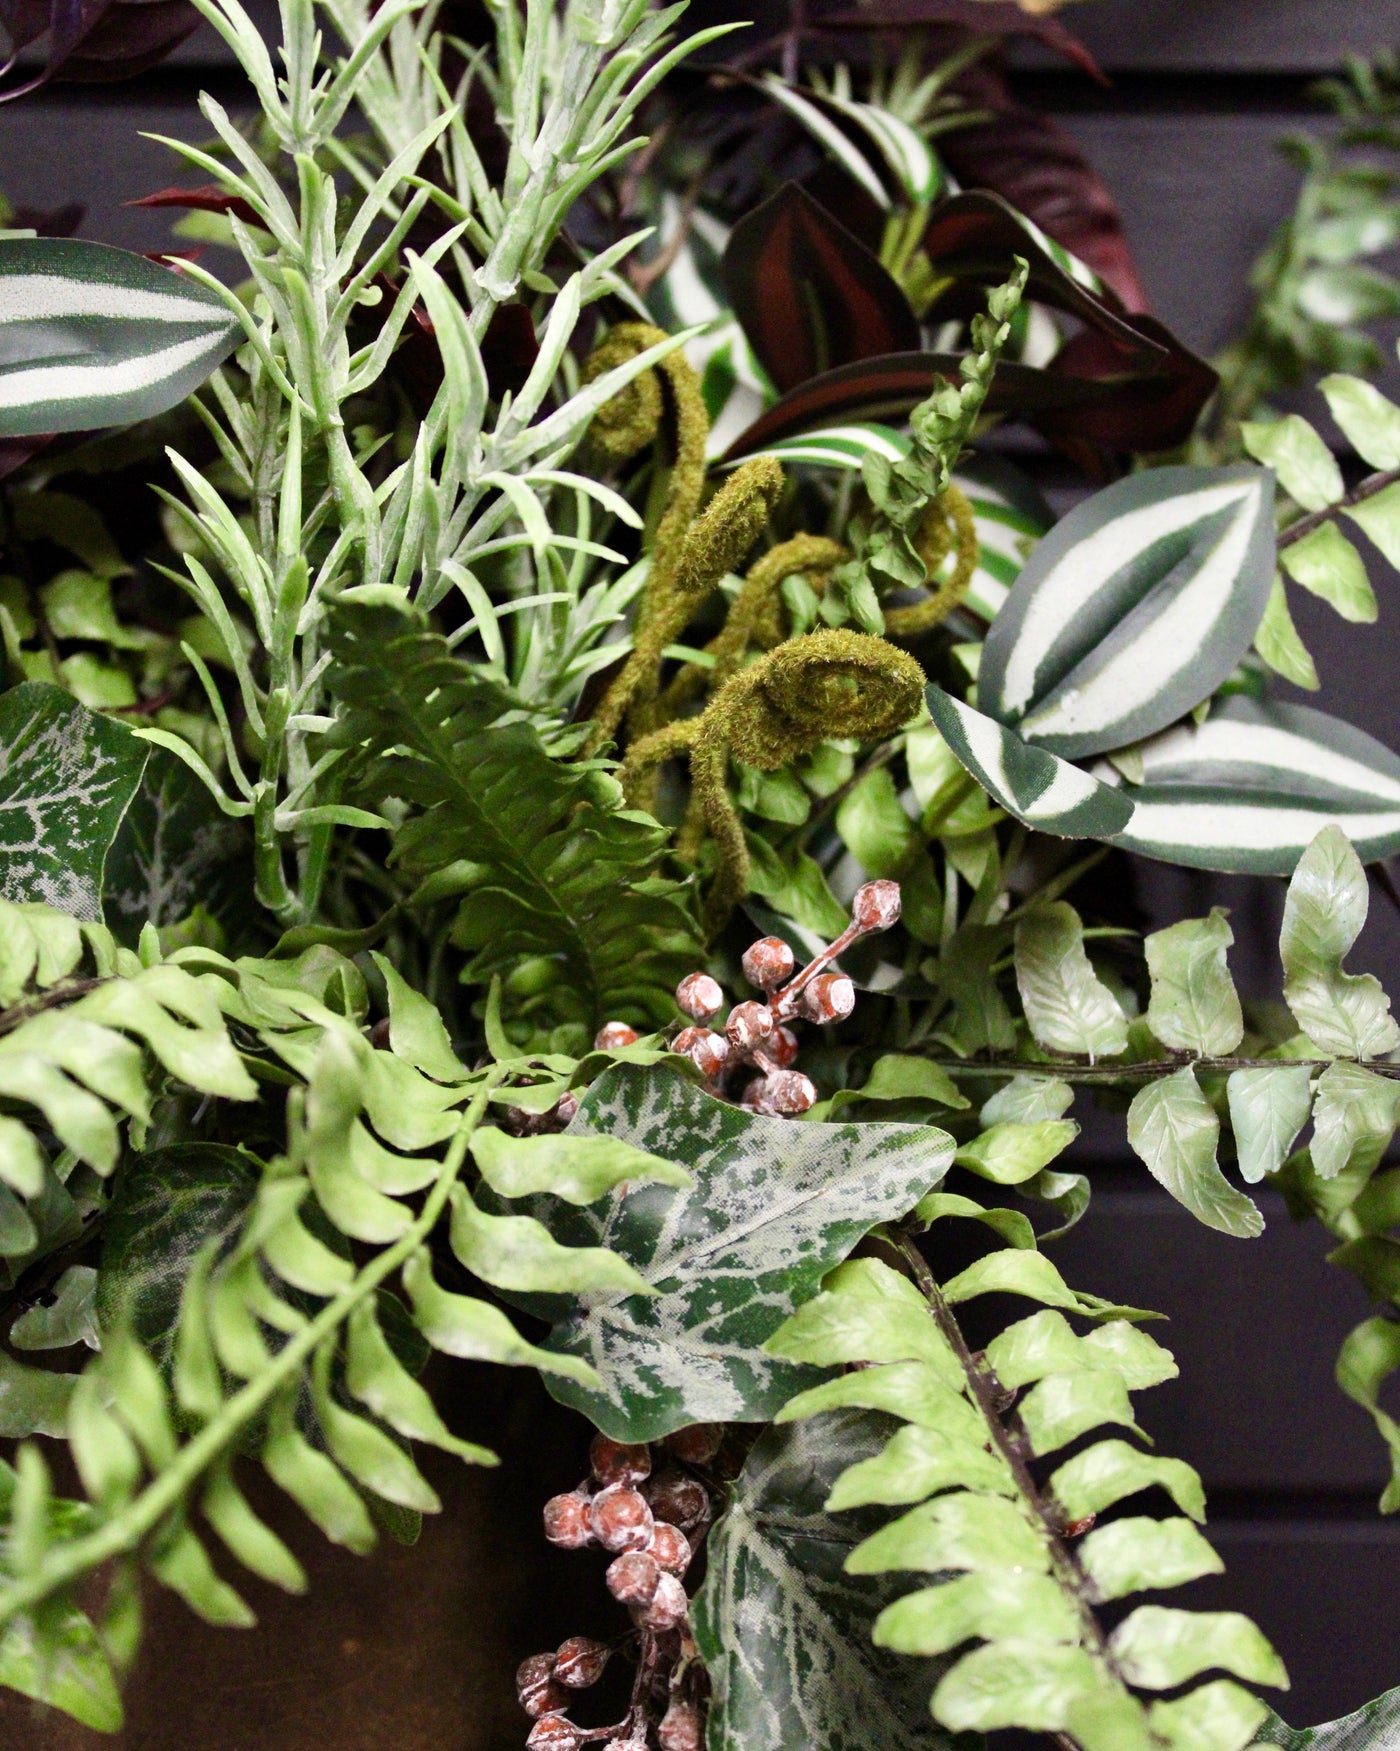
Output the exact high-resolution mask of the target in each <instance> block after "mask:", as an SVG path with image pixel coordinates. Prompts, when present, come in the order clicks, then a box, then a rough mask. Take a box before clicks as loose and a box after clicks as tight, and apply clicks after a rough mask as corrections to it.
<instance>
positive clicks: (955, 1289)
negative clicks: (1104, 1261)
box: [943, 1251, 1153, 1319]
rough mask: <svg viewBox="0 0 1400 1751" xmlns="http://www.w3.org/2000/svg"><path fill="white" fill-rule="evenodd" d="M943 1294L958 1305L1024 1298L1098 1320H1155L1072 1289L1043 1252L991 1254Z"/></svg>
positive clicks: (963, 1274)
mask: <svg viewBox="0 0 1400 1751" xmlns="http://www.w3.org/2000/svg"><path fill="white" fill-rule="evenodd" d="M943 1294H944V1296H945V1298H946V1299H947V1300H948V1301H950V1302H952V1303H954V1304H955V1305H956V1304H957V1303H958V1302H960V1301H971V1300H972V1299H973V1298H974V1297H975V1296H978V1295H1024V1296H1025V1297H1026V1298H1027V1299H1028V1300H1030V1301H1041V1302H1043V1303H1044V1304H1045V1305H1046V1306H1047V1307H1064V1308H1067V1309H1069V1311H1070V1312H1071V1313H1083V1314H1087V1315H1088V1316H1089V1317H1091V1318H1096V1319H1104V1318H1110V1317H1113V1316H1114V1315H1117V1316H1119V1317H1123V1318H1135V1319H1147V1318H1151V1317H1153V1316H1152V1315H1150V1314H1146V1313H1142V1312H1140V1311H1139V1310H1138V1309H1136V1308H1122V1307H1115V1306H1113V1304H1112V1303H1111V1302H1107V1301H1103V1300H1100V1298H1099V1297H1098V1296H1097V1295H1086V1294H1084V1293H1083V1292H1082V1291H1080V1290H1076V1289H1071V1288H1070V1286H1069V1285H1068V1284H1067V1283H1066V1282H1065V1280H1064V1278H1063V1277H1062V1276H1061V1275H1060V1273H1059V1271H1058V1270H1057V1269H1056V1268H1055V1266H1054V1265H1053V1264H1052V1263H1051V1262H1050V1260H1049V1259H1048V1258H1046V1256H1045V1254H1044V1253H1042V1252H1021V1251H1005V1252H992V1253H988V1254H987V1255H986V1257H985V1258H980V1259H978V1260H977V1261H976V1262H975V1263H974V1264H971V1265H969V1266H968V1267H967V1269H966V1270H965V1271H960V1272H959V1273H958V1274H957V1276H956V1277H954V1278H952V1279H951V1280H950V1281H949V1282H947V1283H945V1284H944V1285H943Z"/></svg>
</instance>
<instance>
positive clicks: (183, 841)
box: [102, 744, 256, 948]
mask: <svg viewBox="0 0 1400 1751" xmlns="http://www.w3.org/2000/svg"><path fill="white" fill-rule="evenodd" d="M147 746H148V758H147V761H146V770H145V772H144V773H143V774H142V777H141V784H140V788H139V789H138V790H137V792H136V794H135V796H134V797H133V798H132V799H131V806H130V808H128V810H127V811H126V814H125V816H124V817H123V819H122V824H121V827H120V829H119V830H118V833H117V836H116V839H115V840H114V841H113V844H112V849H111V851H110V852H109V853H108V856H107V867H106V871H105V873H104V878H103V889H102V913H103V917H104V918H105V920H106V922H107V924H108V925H109V926H110V928H111V930H112V933H113V934H114V935H115V936H116V937H117V939H118V940H119V941H120V942H124V943H125V944H126V945H127V947H128V948H134V947H135V946H136V940H137V938H138V937H139V936H140V934H141V927H142V925H143V924H147V923H150V924H154V925H155V926H156V928H157V929H159V928H161V927H162V926H163V925H171V924H178V923H180V922H181V920H182V919H185V918H188V917H189V915H190V913H191V912H193V911H194V909H195V907H196V906H199V907H202V908H203V910H204V911H205V912H207V913H208V914H209V915H210V916H211V917H212V918H214V919H216V920H217V922H218V923H219V924H221V925H222V926H223V927H224V930H225V932H226V933H227V934H228V935H229V937H230V938H231V939H233V940H234V941H235V942H237V940H238V939H239V937H241V936H242V935H244V934H245V932H246V931H247V929H248V927H249V925H250V923H251V921H252V918H253V916H254V913H255V911H256V907H255V904H254V902H253V857H252V842H251V839H250V836H249V834H248V831H247V827H246V824H245V823H244V822H242V821H236V820H232V819H230V817H229V816H228V815H225V814H224V813H222V811H221V810H220V809H219V806H218V804H217V803H216V802H215V801H214V799H213V797H212V796H211V794H210V792H209V787H208V786H207V785H205V784H203V783H201V782H200V780H199V779H198V778H196V777H195V775H194V773H193V772H191V771H190V769H189V767H188V766H186V764H185V762H184V761H183V760H178V759H176V757H175V756H174V755H173V754H171V753H168V752H167V751H166V750H165V749H164V748H156V747H150V746H149V744H148V745H147Z"/></svg>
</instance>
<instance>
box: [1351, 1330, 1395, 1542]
mask: <svg viewBox="0 0 1400 1751" xmlns="http://www.w3.org/2000/svg"><path fill="white" fill-rule="evenodd" d="M1397 1369H1400V1324H1397V1323H1396V1322H1395V1321H1394V1320H1392V1319H1385V1318H1383V1317H1381V1316H1379V1315H1378V1316H1377V1317H1376V1318H1374V1319H1367V1320H1364V1321H1363V1322H1362V1323H1361V1324H1360V1325H1359V1326H1357V1327H1356V1329H1355V1330H1354V1331H1352V1332H1349V1333H1348V1334H1347V1338H1346V1341H1345V1343H1344V1344H1343V1345H1342V1348H1341V1351H1340V1353H1339V1355H1338V1357H1337V1384H1338V1386H1340V1387H1341V1389H1342V1391H1343V1392H1344V1393H1346V1395H1347V1397H1348V1398H1350V1399H1354V1400H1355V1402H1356V1403H1357V1404H1359V1405H1360V1406H1361V1408H1362V1409H1363V1410H1366V1411H1369V1412H1370V1413H1371V1416H1372V1417H1373V1418H1374V1420H1375V1424H1376V1428H1377V1430H1378V1431H1379V1433H1380V1436H1381V1439H1382V1440H1383V1441H1384V1442H1385V1444H1386V1446H1387V1447H1388V1448H1389V1449H1390V1482H1389V1483H1388V1484H1387V1485H1386V1488H1385V1493H1384V1494H1383V1495H1382V1496H1381V1512H1382V1513H1383V1514H1393V1513H1395V1512H1396V1511H1397V1510H1400V1423H1397V1422H1396V1420H1395V1418H1394V1417H1392V1416H1391V1415H1390V1413H1389V1412H1388V1411H1387V1410H1385V1409H1384V1408H1383V1407H1382V1405H1381V1402H1380V1395H1381V1388H1382V1387H1383V1386H1384V1385H1385V1383H1386V1381H1387V1380H1389V1379H1390V1377H1391V1375H1392V1374H1394V1373H1395V1372H1396V1370H1397Z"/></svg>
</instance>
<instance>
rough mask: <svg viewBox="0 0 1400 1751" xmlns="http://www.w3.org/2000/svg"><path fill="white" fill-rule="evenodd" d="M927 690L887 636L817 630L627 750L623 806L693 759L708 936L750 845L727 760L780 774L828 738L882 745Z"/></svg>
mask: <svg viewBox="0 0 1400 1751" xmlns="http://www.w3.org/2000/svg"><path fill="white" fill-rule="evenodd" d="M924 684H925V681H924V672H923V670H922V669H921V668H920V667H919V665H918V663H917V662H915V660H914V659H913V657H911V656H910V655H909V654H908V652H907V651H902V650H900V649H898V648H897V647H896V646H895V645H892V644H890V643H888V642H887V641H886V640H885V639H882V638H873V637H871V636H870V634H868V633H863V632H850V631H848V630H845V629H839V630H830V629H823V630H821V631H819V632H813V633H809V634H807V635H806V636H805V637H803V638H792V639H788V640H787V642H786V643H784V644H780V645H778V646H777V648H776V649H774V650H771V651H769V652H768V654H767V655H766V656H763V657H760V658H759V659H758V661H757V662H755V663H752V664H750V665H749V667H748V668H746V669H741V670H740V671H739V672H738V673H737V674H735V675H732V676H731V677H730V678H729V680H727V681H726V682H725V683H724V685H723V686H722V687H720V688H719V689H718V691H717V692H716V693H715V695H714V697H713V698H712V699H711V701H710V703H709V705H708V706H707V707H706V708H705V710H704V711H703V712H702V713H701V714H700V715H699V717H693V718H683V719H680V720H678V721H677V722H675V723H670V724H666V725H664V726H663V727H662V728H661V729H659V730H655V731H653V732H652V733H651V734H650V735H647V736H644V737H642V738H641V739H640V740H638V741H637V742H634V743H633V745H632V746H631V748H629V750H628V752H627V758H626V760H625V761H624V763H623V767H622V784H623V788H624V790H625V792H626V794H627V796H628V798H629V800H630V799H632V798H635V797H636V796H637V795H638V794H639V792H640V791H641V789H642V787H643V785H644V784H645V782H646V780H647V779H648V777H649V776H650V774H651V773H653V772H654V771H655V770H656V768H657V767H658V766H660V765H661V763H662V762H663V761H665V760H670V759H673V758H675V757H676V756H678V755H680V754H683V753H687V754H689V757H690V782H691V805H692V809H693V811H694V813H695V815H696V816H697V817H698V820H699V822H700V823H701V824H703V826H704V828H705V830H706V831H707V832H708V833H709V835H710V838H711V839H712V840H713V841H714V844H715V848H716V851H717V853H718V868H717V869H716V872H715V877H714V880H713V882H712V884H711V886H710V891H709V893H708V894H707V895H706V897H705V902H704V908H703V919H704V924H705V928H706V929H707V930H708V931H709V932H710V933H711V934H712V935H713V934H714V932H715V931H717V930H718V929H719V928H720V927H721V926H722V925H723V923H724V921H725V920H726V919H727V918H728V916H729V914H730V912H731V911H732V910H733V909H734V907H735V905H736V904H737V903H738V902H739V901H740V900H741V899H742V898H743V897H744V895H745V894H746V893H747V892H748V888H749V852H748V846H747V845H746V844H745V842H744V829H743V823H742V822H741V821H740V819H739V813H738V810H737V809H736V808H735V807H734V803H733V801H732V799H731V798H730V795H729V789H728V785H727V782H726V780H727V776H728V765H729V760H730V758H731V756H732V757H733V758H734V759H736V760H742V761H743V762H745V764H746V765H749V766H756V767H757V768H758V769H759V770H760V771H761V772H776V771H777V770H778V769H779V768H780V767H783V766H787V765H789V764H791V762H792V761H794V760H796V759H798V758H800V757H801V756H802V755H803V754H809V753H811V752H812V750H813V749H815V748H817V747H819V746H820V745H821V744H822V743H823V742H825V741H829V740H830V739H831V738H832V737H840V736H849V737H852V738H853V739H855V740H857V741H881V740H883V739H884V738H885V737H887V736H892V735H895V734H896V733H897V732H898V731H899V730H901V729H902V728H903V727H904V725H905V724H907V723H908V722H909V720H910V719H911V718H912V717H913V716H914V715H915V714H916V712H917V711H918V709H919V707H920V705H921V704H922V702H923V697H924Z"/></svg>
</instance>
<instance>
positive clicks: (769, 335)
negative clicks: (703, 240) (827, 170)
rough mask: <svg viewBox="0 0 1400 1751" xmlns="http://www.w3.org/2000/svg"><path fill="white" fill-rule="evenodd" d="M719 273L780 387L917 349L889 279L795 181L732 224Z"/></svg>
mask: <svg viewBox="0 0 1400 1751" xmlns="http://www.w3.org/2000/svg"><path fill="white" fill-rule="evenodd" d="M721 271H722V273H723V276H724V283H725V287H726V289H727V290H728V293H729V297H730V301H731V303H732V305H733V308H734V311H735V314H736V315H737V316H738V318H739V320H740V322H741V323H742V324H743V327H744V332H745V333H746V334H747V335H748V338H749V341H750V344H751V345H752V346H753V349H754V352H755V353H756V354H757V355H758V358H759V360H760V361H761V363H762V365H763V367H764V369H765V370H766V371H767V372H768V374H769V376H770V377H771V378H772V379H773V382H774V383H775V384H776V385H777V387H778V388H779V389H780V390H787V389H792V388H795V387H796V386H797V385H798V384H799V383H804V382H806V380H807V379H808V378H809V377H814V376H816V375H817V374H818V373H819V372H822V371H827V370H830V369H832V368H833V367H835V366H838V365H844V364H848V363H851V362H852V361H854V360H857V359H864V358H870V357H873V356H874V355H876V354H880V353H896V352H910V351H914V350H917V348H918V345H919V325H918V322H917V321H916V320H915V317H914V313H913V311H912V310H911V309H910V308H909V301H908V299H907V298H906V297H905V296H904V294H903V292H901V291H900V289H899V287H898V285H897V284H896V283H895V281H894V279H893V278H892V277H891V275H890V274H889V273H887V272H886V271H885V269H884V268H883V267H882V266H881V265H880V262H879V259H878V258H877V257H876V256H875V255H874V254H873V253H872V252H871V251H870V250H868V249H867V248H866V247H865V245H864V244H863V243H861V242H860V241H859V239H858V238H856V237H854V236H853V235H852V234H851V232H849V231H848V230H847V229H846V227H845V226H844V225H842V224H840V223H839V222H838V221H837V220H836V219H835V218H833V217H832V215H831V214H830V213H828V212H827V211H826V209H825V208H824V207H821V206H819V205H818V204H817V203H816V201H814V200H813V199H812V197H811V196H810V195H809V194H807V193H806V192H805V191H804V190H803V189H801V188H799V187H798V185H797V184H796V183H794V182H789V183H784V185H783V186H782V188H780V189H779V190H778V192H777V193H776V194H775V195H772V196H771V197H770V198H769V199H768V200H766V201H764V202H763V204H762V205H761V206H759V207H755V208H754V210H753V211H752V212H751V213H746V214H745V215H744V217H743V218H742V219H741V220H740V221H739V223H738V224H737V225H736V226H735V227H734V230H733V231H732V233H731V234H730V238H729V243H728V245H727V247H726V248H725V252H724V258H723V261H722V262H721Z"/></svg>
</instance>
